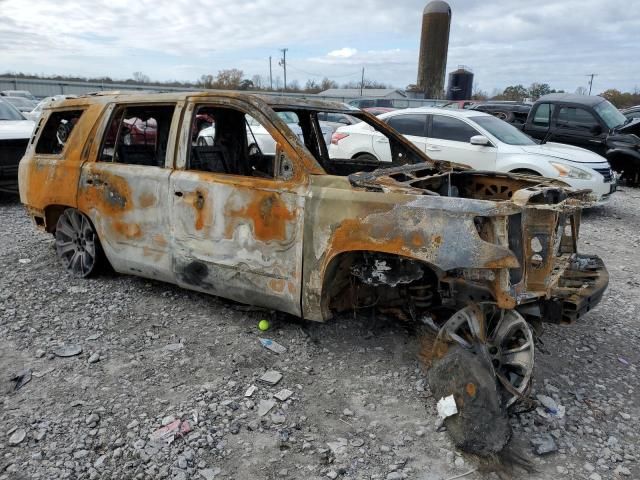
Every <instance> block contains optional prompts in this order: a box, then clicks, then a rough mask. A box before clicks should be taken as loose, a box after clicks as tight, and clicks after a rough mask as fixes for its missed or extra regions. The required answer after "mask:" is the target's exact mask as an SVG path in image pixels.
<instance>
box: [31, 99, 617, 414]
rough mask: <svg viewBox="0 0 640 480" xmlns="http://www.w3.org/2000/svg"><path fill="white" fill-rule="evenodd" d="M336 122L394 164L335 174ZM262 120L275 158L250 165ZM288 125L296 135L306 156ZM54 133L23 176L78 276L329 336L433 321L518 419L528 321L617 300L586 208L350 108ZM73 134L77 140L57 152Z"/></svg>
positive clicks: (40, 219) (119, 118)
mask: <svg viewBox="0 0 640 480" xmlns="http://www.w3.org/2000/svg"><path fill="white" fill-rule="evenodd" d="M178 109H180V110H179V111H180V112H181V114H177V113H178ZM322 112H329V113H343V114H348V115H352V116H354V117H356V118H358V119H360V120H362V122H363V123H366V124H367V125H370V126H371V128H372V129H374V130H376V131H377V132H379V134H380V135H381V136H383V137H384V138H385V139H386V141H387V142H388V145H389V146H390V147H391V152H392V157H391V162H377V161H376V162H361V161H354V160H352V159H350V158H339V159H331V158H329V156H328V155H327V150H326V148H325V147H324V139H323V138H322V137H323V135H322V133H321V131H320V126H319V123H318V120H317V115H318V114H319V113H322ZM202 114H206V115H209V116H210V117H211V118H213V119H214V121H215V123H214V124H215V129H216V132H215V136H214V143H213V145H197V144H196V145H194V144H193V142H192V140H191V139H192V133H193V129H194V128H195V126H196V122H195V118H196V117H197V115H202ZM247 115H249V116H250V117H251V118H253V119H255V121H257V122H258V123H260V125H261V126H262V127H263V128H264V129H265V130H266V131H267V132H268V133H269V134H270V135H271V136H272V137H273V140H274V142H275V145H276V148H275V155H267V154H264V153H260V152H256V154H254V155H249V154H248V150H249V141H248V137H247V128H246V124H247V120H246V116H247ZM283 116H285V117H289V116H295V117H297V120H298V126H299V127H300V128H301V135H302V138H301V137H300V134H299V133H297V132H294V131H292V130H291V128H290V127H289V125H292V124H293V122H288V123H287V122H286V121H285V120H284V119H283V118H282V117H283ZM127 118H139V119H141V120H142V121H147V120H148V119H149V118H153V119H155V121H156V125H157V137H156V138H157V141H156V143H155V144H154V145H127V144H126V143H125V140H124V136H123V134H122V133H121V132H122V131H123V129H122V127H124V125H123V121H124V119H127ZM40 122H41V123H40V125H41V128H40V129H38V130H37V131H36V132H35V133H34V137H33V141H32V142H31V143H30V144H29V147H28V149H27V152H26V154H25V156H24V158H23V160H22V161H21V163H20V172H19V173H20V198H21V200H22V202H23V204H24V205H25V206H26V207H27V210H26V211H27V212H28V214H29V215H30V216H31V217H32V218H33V220H34V225H36V226H37V227H39V228H41V229H42V230H44V231H47V232H50V233H52V234H53V235H54V238H55V251H56V254H57V256H58V258H59V260H60V263H61V265H62V266H63V267H64V269H66V270H67V271H68V272H69V273H70V274H72V275H75V276H77V277H87V276H90V275H92V274H94V273H96V272H97V271H98V270H99V267H100V265H103V264H105V263H108V264H110V265H111V267H112V268H113V269H114V270H115V271H116V272H121V273H125V274H130V275H131V274H132V275H138V276H142V277H147V278H152V279H155V280H160V281H166V282H171V283H175V284H178V285H180V286H183V287H185V288H189V289H192V290H197V291H201V292H205V293H209V294H213V295H219V296H222V297H225V298H230V299H233V300H235V301H239V302H244V303H248V304H252V305H257V306H261V307H264V308H269V309H275V310H280V311H284V312H288V313H290V314H292V315H296V316H299V317H302V318H305V319H308V320H316V321H325V320H327V319H329V318H331V317H332V316H334V315H335V314H336V313H339V312H353V311H354V310H362V309H373V308H375V309H379V308H388V309H389V310H388V311H399V312H400V313H398V315H399V316H405V318H415V319H416V320H419V319H422V318H429V319H430V324H431V325H432V326H433V328H436V329H439V331H440V332H441V333H442V332H444V333H442V335H446V336H447V338H451V339H459V342H458V343H459V344H460V346H461V348H466V349H469V348H472V347H473V348H475V345H481V348H482V349H483V350H482V351H485V352H487V355H492V356H491V359H492V362H493V365H494V369H492V373H494V374H496V376H497V379H496V385H504V386H503V387H500V388H501V392H502V393H503V398H502V401H503V404H504V405H505V406H509V405H511V404H513V403H514V402H516V401H517V400H519V399H520V398H521V397H522V395H523V394H524V393H526V392H527V391H528V388H529V386H530V382H531V375H532V370H533V364H534V341H533V333H532V330H531V327H530V326H529V323H528V321H527V320H528V319H537V320H544V321H551V322H570V321H575V320H577V319H578V318H580V319H582V316H583V315H584V314H586V313H587V312H588V311H590V310H592V309H593V308H594V307H595V305H596V304H597V303H598V302H599V300H600V298H601V296H602V294H603V292H604V290H605V289H606V287H607V284H608V274H607V271H606V268H605V266H604V264H603V262H602V261H601V260H600V259H599V258H598V257H595V256H591V255H584V254H580V253H578V251H577V244H578V242H577V238H578V234H579V226H580V222H579V216H580V210H581V209H580V202H581V201H582V200H583V199H584V198H585V195H584V193H583V192H576V191H572V190H571V189H568V188H567V187H566V185H565V184H564V183H562V182H557V181H554V180H548V179H540V178H534V177H528V176H514V175H509V174H502V173H495V172H478V171H472V170H469V169H467V168H465V167H461V166H456V165H454V164H450V163H448V162H438V161H433V160H431V159H429V158H428V157H427V156H426V155H425V154H424V153H423V152H422V151H421V150H420V149H418V148H417V147H416V146H415V145H413V144H412V143H411V142H409V141H408V140H406V139H405V138H404V137H402V136H401V135H399V134H398V133H396V132H395V130H393V129H392V128H390V127H389V126H388V125H387V124H386V123H384V122H381V121H380V120H378V119H377V118H376V117H374V116H372V115H370V114H367V113H366V112H362V111H357V110H355V111H354V110H349V109H348V108H347V107H345V106H344V105H343V104H340V103H332V102H322V101H314V100H308V99H297V98H285V97H269V96H261V95H260V96H258V95H252V94H245V93H238V92H197V93H185V92H182V93H164V94H149V93H136V94H118V95H106V94H105V95H99V96H86V97H80V98H77V99H71V100H65V101H64V102H62V103H57V104H56V106H55V107H53V108H45V111H44V113H43V118H42V119H41V121H40ZM63 122H64V125H69V126H71V128H70V129H67V130H68V131H69V130H70V131H69V134H68V135H67V136H66V137H65V138H64V139H60V138H59V136H58V135H57V131H58V129H59V126H60V125H61V123H63ZM114 126H115V128H114ZM345 128H351V127H345ZM114 130H115V131H116V132H118V133H117V134H116V136H115V138H114V137H112V136H111V133H110V132H112V131H114ZM61 140H63V141H62V142H61ZM380 167H384V168H380ZM521 312H522V313H521ZM503 322H507V323H503ZM503 327H505V328H503ZM490 333H491V334H490ZM452 341H453V342H456V341H457V340H452ZM469 342H471V343H469ZM505 346H508V349H507V348H505ZM514 348H515V349H517V350H513V349H514ZM439 354H440V355H443V354H444V352H443V351H440V350H439ZM503 382H504V383H503Z"/></svg>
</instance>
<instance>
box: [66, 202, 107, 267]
mask: <svg viewBox="0 0 640 480" xmlns="http://www.w3.org/2000/svg"><path fill="white" fill-rule="evenodd" d="M55 246H56V254H57V256H58V258H59V259H60V262H61V263H62V266H63V267H64V268H65V269H66V270H67V271H68V272H69V273H71V274H72V275H73V276H75V277H78V278H87V277H90V276H91V275H95V274H96V273H98V272H99V271H100V269H101V267H102V266H103V265H104V264H105V261H106V259H105V256H104V252H103V251H102V246H101V245H100V240H99V238H98V234H97V233H96V231H95V228H94V227H93V224H92V223H91V221H90V220H89V218H87V216H86V215H84V214H83V213H82V212H80V211H78V210H76V209H75V208H67V209H66V210H65V211H64V212H62V215H60V217H59V218H58V222H57V223H56V232H55Z"/></svg>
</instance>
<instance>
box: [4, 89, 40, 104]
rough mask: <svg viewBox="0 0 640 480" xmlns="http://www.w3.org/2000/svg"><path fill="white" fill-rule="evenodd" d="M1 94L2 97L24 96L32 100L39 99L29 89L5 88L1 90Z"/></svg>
mask: <svg viewBox="0 0 640 480" xmlns="http://www.w3.org/2000/svg"><path fill="white" fill-rule="evenodd" d="M0 96H2V97H23V98H26V99H28V100H31V101H32V102H35V101H37V99H36V97H34V96H33V95H32V94H31V92H28V91H27V90H3V91H1V92H0Z"/></svg>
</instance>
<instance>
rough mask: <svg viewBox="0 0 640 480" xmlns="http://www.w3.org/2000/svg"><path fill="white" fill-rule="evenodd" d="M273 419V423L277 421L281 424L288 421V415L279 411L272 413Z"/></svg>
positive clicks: (277, 423)
mask: <svg viewBox="0 0 640 480" xmlns="http://www.w3.org/2000/svg"><path fill="white" fill-rule="evenodd" d="M271 421H272V422H273V423H275V424H276V425H279V424H281V423H284V422H285V421H286V417H285V416H284V415H281V414H279V413H272V414H271Z"/></svg>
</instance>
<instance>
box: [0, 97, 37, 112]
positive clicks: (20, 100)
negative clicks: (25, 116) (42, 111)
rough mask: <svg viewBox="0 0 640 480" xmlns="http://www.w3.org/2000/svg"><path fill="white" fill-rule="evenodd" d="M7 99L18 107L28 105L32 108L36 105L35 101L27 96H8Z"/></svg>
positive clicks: (27, 106)
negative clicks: (31, 100)
mask: <svg viewBox="0 0 640 480" xmlns="http://www.w3.org/2000/svg"><path fill="white" fill-rule="evenodd" d="M5 100H6V101H7V102H9V103H11V104H12V105H13V106H15V107H18V108H24V107H26V108H28V109H29V110H31V109H32V108H33V106H34V105H33V102H30V101H29V100H27V99H26V98H22V97H6V98H5Z"/></svg>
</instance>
